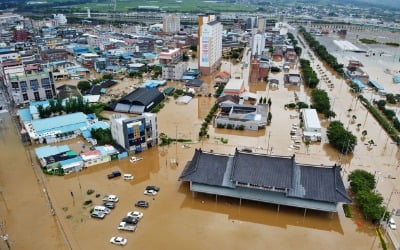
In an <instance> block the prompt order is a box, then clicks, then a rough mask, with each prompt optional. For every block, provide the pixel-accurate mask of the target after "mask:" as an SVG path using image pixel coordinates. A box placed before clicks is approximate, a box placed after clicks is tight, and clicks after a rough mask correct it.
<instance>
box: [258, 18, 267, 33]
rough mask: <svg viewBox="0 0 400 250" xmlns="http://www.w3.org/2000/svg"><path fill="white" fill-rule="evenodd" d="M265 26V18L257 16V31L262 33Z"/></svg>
mask: <svg viewBox="0 0 400 250" xmlns="http://www.w3.org/2000/svg"><path fill="white" fill-rule="evenodd" d="M265 27H266V21H265V18H262V17H259V18H258V21H257V30H258V32H261V33H264V32H265Z"/></svg>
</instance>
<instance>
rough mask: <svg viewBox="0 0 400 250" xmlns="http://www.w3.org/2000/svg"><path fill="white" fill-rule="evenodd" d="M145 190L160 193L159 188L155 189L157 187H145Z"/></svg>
mask: <svg viewBox="0 0 400 250" xmlns="http://www.w3.org/2000/svg"><path fill="white" fill-rule="evenodd" d="M146 190H154V191H157V192H159V191H160V188H159V187H157V186H147V187H146Z"/></svg>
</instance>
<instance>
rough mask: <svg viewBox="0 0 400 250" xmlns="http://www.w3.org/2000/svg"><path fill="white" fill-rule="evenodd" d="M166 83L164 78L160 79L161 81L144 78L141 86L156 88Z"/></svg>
mask: <svg viewBox="0 0 400 250" xmlns="http://www.w3.org/2000/svg"><path fill="white" fill-rule="evenodd" d="M165 84H167V81H166V80H162V81H158V80H146V81H145V82H144V83H143V85H142V88H147V89H153V88H157V87H158V86H163V85H165Z"/></svg>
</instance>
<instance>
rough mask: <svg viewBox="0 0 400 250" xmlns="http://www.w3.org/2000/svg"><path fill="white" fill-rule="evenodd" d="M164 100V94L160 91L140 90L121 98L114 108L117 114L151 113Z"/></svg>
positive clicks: (153, 89)
mask: <svg viewBox="0 0 400 250" xmlns="http://www.w3.org/2000/svg"><path fill="white" fill-rule="evenodd" d="M162 100H164V94H163V93H161V92H160V91H159V90H158V89H155V88H152V89H147V88H138V89H135V90H134V91H132V92H131V93H129V94H128V95H127V96H125V97H123V98H121V99H120V100H119V101H118V102H117V103H116V104H115V105H114V107H111V109H113V110H114V111H116V112H122V113H132V114H142V113H143V112H149V111H151V110H152V109H153V108H154V107H155V106H156V105H157V104H159V103H160V102H161V101H162Z"/></svg>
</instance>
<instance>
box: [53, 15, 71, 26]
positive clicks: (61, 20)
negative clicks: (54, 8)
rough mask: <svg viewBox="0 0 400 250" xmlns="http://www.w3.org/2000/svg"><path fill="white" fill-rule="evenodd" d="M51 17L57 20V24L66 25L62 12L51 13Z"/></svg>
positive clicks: (65, 18)
mask: <svg viewBox="0 0 400 250" xmlns="http://www.w3.org/2000/svg"><path fill="white" fill-rule="evenodd" d="M53 19H54V20H56V21H57V23H58V25H66V24H67V22H68V20H67V17H66V16H65V15H64V14H53Z"/></svg>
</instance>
